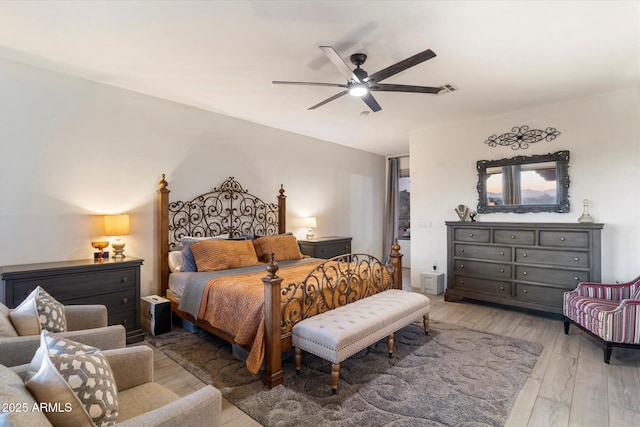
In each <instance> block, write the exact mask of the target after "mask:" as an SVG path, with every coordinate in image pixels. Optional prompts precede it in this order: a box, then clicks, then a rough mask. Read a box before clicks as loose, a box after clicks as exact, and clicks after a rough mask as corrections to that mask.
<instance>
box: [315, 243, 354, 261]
mask: <svg viewBox="0 0 640 427" xmlns="http://www.w3.org/2000/svg"><path fill="white" fill-rule="evenodd" d="M349 252H351V245H350V244H348V243H336V244H331V245H322V246H319V247H318V254H317V255H318V256H317V257H318V258H333V257H334V256H338V255H343V254H348V253H349Z"/></svg>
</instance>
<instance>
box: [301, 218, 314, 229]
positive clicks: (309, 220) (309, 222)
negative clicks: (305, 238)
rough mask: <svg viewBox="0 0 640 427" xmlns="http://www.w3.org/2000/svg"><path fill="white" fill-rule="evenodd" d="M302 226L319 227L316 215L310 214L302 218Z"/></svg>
mask: <svg viewBox="0 0 640 427" xmlns="http://www.w3.org/2000/svg"><path fill="white" fill-rule="evenodd" d="M302 226H303V227H307V228H315V227H317V224H316V217H315V216H309V217H306V218H302Z"/></svg>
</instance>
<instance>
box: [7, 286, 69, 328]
mask: <svg viewBox="0 0 640 427" xmlns="http://www.w3.org/2000/svg"><path fill="white" fill-rule="evenodd" d="M9 317H10V318H11V323H13V327H14V328H15V329H16V331H17V332H18V334H19V335H20V336H23V335H39V334H40V331H42V330H43V329H45V330H47V331H50V332H64V331H66V330H67V318H66V316H65V314H64V305H62V304H60V303H59V302H58V301H56V300H55V298H53V297H52V296H51V295H49V294H48V293H47V292H46V291H45V290H44V289H42V288H41V287H40V286H38V287H37V288H35V289H34V290H33V292H31V293H30V294H29V296H28V297H27V298H26V299H25V300H24V301H22V302H21V303H20V305H19V306H17V307H16V308H14V309H13V310H12V311H11V313H9Z"/></svg>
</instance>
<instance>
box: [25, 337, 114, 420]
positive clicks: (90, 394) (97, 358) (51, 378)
mask: <svg viewBox="0 0 640 427" xmlns="http://www.w3.org/2000/svg"><path fill="white" fill-rule="evenodd" d="M38 352H39V353H36V356H34V360H32V362H31V365H30V368H31V367H32V366H38V364H39V366H38V368H37V369H38V370H37V372H35V374H33V376H32V377H31V378H29V379H28V380H27V381H26V383H25V385H26V386H27V388H28V389H29V391H30V392H31V394H32V395H33V396H34V397H35V398H36V400H37V401H38V402H39V403H45V402H46V403H47V404H48V407H50V408H56V410H54V411H48V412H45V415H46V416H47V418H48V419H49V421H50V422H51V424H53V425H54V426H79V425H97V426H109V425H113V424H115V423H116V421H117V418H118V389H117V386H116V382H115V379H114V377H113V372H112V371H111V367H110V366H109V362H108V361H107V359H106V357H105V356H104V355H103V354H102V352H101V351H100V350H99V349H97V348H95V347H91V346H88V345H84V344H80V343H77V342H75V341H72V340H69V339H66V338H61V337H56V336H54V335H52V334H50V333H48V332H47V331H46V330H45V331H42V334H41V338H40V349H39V350H38ZM38 357H41V359H40V360H39V361H38V360H36V359H37V358H38Z"/></svg>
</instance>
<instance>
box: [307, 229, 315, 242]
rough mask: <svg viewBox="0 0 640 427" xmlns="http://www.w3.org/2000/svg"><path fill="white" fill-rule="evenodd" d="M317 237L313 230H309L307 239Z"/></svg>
mask: <svg viewBox="0 0 640 427" xmlns="http://www.w3.org/2000/svg"><path fill="white" fill-rule="evenodd" d="M315 237H316V235H315V234H313V231H311V230H309V231H307V240H313V239H314V238H315Z"/></svg>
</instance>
